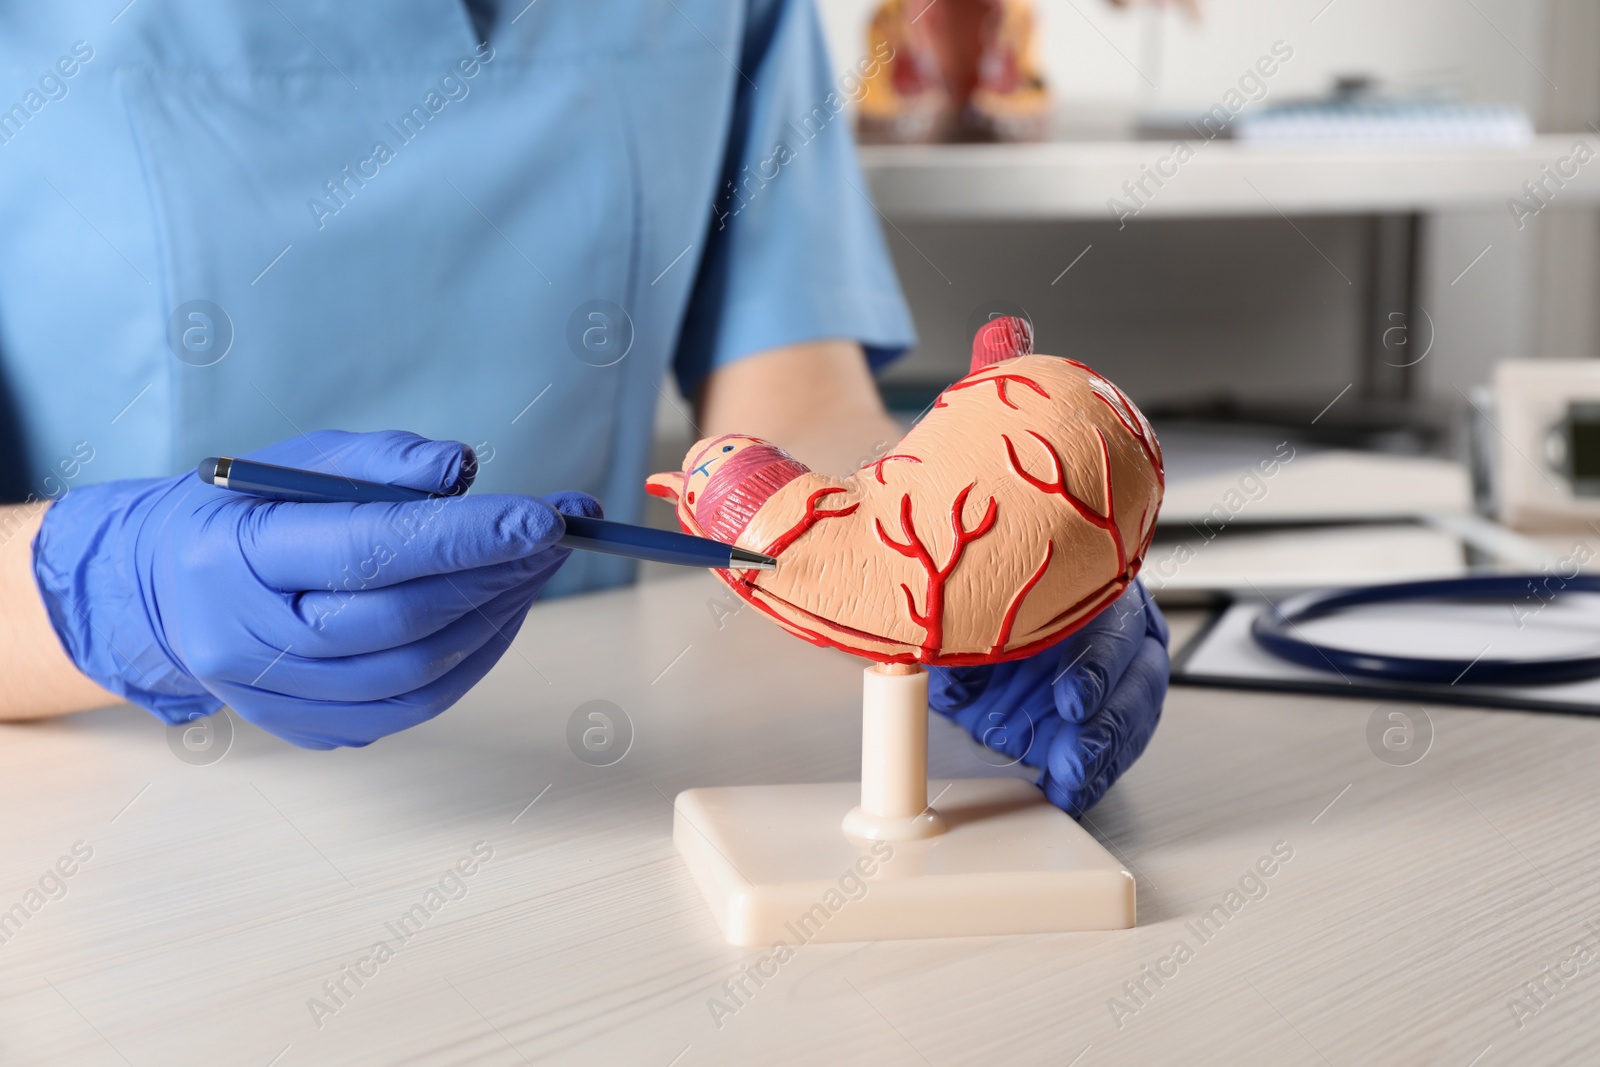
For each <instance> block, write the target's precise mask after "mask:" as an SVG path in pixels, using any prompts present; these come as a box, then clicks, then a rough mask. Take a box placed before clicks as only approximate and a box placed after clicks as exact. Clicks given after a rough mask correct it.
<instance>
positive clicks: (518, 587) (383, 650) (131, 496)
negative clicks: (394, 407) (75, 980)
mask: <svg viewBox="0 0 1600 1067" xmlns="http://www.w3.org/2000/svg"><path fill="white" fill-rule="evenodd" d="M246 458H249V459H255V460H260V461H261V462H264V463H275V464H278V465H280V466H288V467H302V468H306V469H310V470H320V471H324V472H328V473H333V474H340V475H343V476H345V477H349V478H353V479H358V480H366V481H373V482H387V483H390V484H395V485H403V486H408V487H410V488H413V489H422V490H426V491H429V492H439V493H451V492H459V491H464V490H465V489H466V487H467V486H468V485H470V484H471V481H472V477H473V475H474V474H475V473H476V468H477V461H476V459H475V457H474V455H473V452H472V449H470V448H468V447H467V446H466V445H463V444H460V443H458V442H454V441H430V440H428V439H426V438H423V437H418V436H416V435H415V434H409V433H401V432H398V431H387V432H383V433H368V434H352V433H340V432H337V431H321V432H318V433H313V434H308V435H306V436H303V437H298V438H295V439H293V440H291V441H286V442H282V443H280V444H277V445H273V446H272V447H270V448H265V449H262V450H260V451H258V452H253V453H251V454H250V455H249V456H248V457H246ZM563 512H565V513H567V514H578V515H588V516H598V515H599V514H600V505H599V504H598V502H596V501H595V500H594V499H593V498H592V497H589V496H586V495H584V494H582V493H564V494H559V495H557V496H553V497H547V498H544V499H539V498H536V497H527V496H512V495H485V496H464V497H463V496H452V497H448V498H443V499H435V500H422V501H416V502H413V503H405V504H299V503H287V502H283V501H270V500H265V499H262V498H258V497H250V496H245V495H242V494H239V493H233V492H229V491H227V490H224V489H218V488H216V487H214V486H210V485H206V484H205V483H203V482H201V481H200V479H199V478H198V477H197V476H196V475H195V474H193V473H192V472H191V473H189V474H186V475H183V476H181V477H177V478H165V479H152V480H141V481H122V482H109V483H105V484H102V485H94V486H86V487H83V488H78V489H74V490H72V491H71V492H70V493H68V494H66V496H64V497H63V498H61V499H60V500H58V501H56V502H55V503H54V504H53V505H52V506H51V507H50V510H49V511H48V512H46V514H45V517H44V521H43V525H42V526H41V527H40V530H39V534H38V536H37V537H36V538H35V540H34V574H35V577H36V578H37V580H38V585H39V591H40V594H41V595H42V597H43V599H44V603H45V606H46V608H47V609H48V610H49V614H50V620H51V622H52V624H53V625H54V627H55V630H56V634H57V635H58V636H59V637H60V639H61V643H62V645H63V646H65V648H66V651H67V654H68V655H69V656H70V657H71V658H72V661H73V662H74V663H75V664H77V666H78V668H79V669H80V670H82V671H83V672H84V674H86V675H88V676H89V677H90V678H91V679H93V680H94V681H95V682H97V683H98V684H99V685H101V686H102V687H104V688H105V689H107V690H109V691H111V692H113V693H116V694H117V695H119V696H121V697H123V698H125V699H127V700H129V701H131V702H133V703H135V704H139V705H141V706H142V707H144V708H146V709H148V710H149V711H151V712H153V713H154V714H155V715H157V716H158V717H160V718H162V719H164V720H166V721H167V722H169V723H183V722H188V721H190V720H192V719H194V718H195V717H196V716H199V715H210V714H213V713H214V712H216V711H217V710H219V709H220V708H221V707H222V706H223V705H224V704H226V705H227V706H228V707H231V708H232V709H233V710H234V711H235V712H237V713H238V714H239V715H240V716H242V717H243V718H245V719H246V720H248V721H250V722H253V723H255V724H256V725H257V726H260V727H261V728H262V729H264V730H267V731H269V732H271V733H274V734H276V735H278V736H279V737H282V738H284V739H286V740H288V741H291V742H293V743H295V744H297V745H301V746H303V747H306V748H334V747H336V746H340V745H353V746H359V745H366V744H370V743H371V742H372V741H374V740H376V739H377V738H379V737H383V736H385V735H386V734H391V733H394V732H396V731H399V730H403V729H406V728H407V727H410V726H415V725H416V724H417V723H420V722H423V721H425V720H427V719H431V718H433V717H434V716H435V715H437V714H439V713H440V712H441V711H443V710H444V709H446V708H448V707H449V706H450V705H452V704H454V703H455V702H456V701H457V700H459V699H461V697H462V696H463V695H464V694H465V693H466V692H467V690H468V689H470V688H472V686H473V685H475V684H477V682H478V680H479V679H481V678H482V677H483V676H484V675H485V674H486V673H488V671H489V668H490V667H492V666H494V664H495V662H496V661H497V660H499V658H500V656H501V654H502V653H504V652H505V650H506V649H507V648H508V647H509V645H510V643H511V639H512V638H513V637H514V636H515V635H516V632H517V630H518V629H519V628H520V627H521V625H522V619H523V617H524V616H525V615H526V614H527V611H528V608H529V607H530V606H531V605H532V603H533V600H534V598H535V597H536V596H537V595H538V593H539V590H540V589H541V588H542V587H543V586H544V584H545V582H546V581H548V580H549V578H550V576H551V575H552V574H554V573H555V571H556V569H557V568H558V567H560V566H561V564H562V562H563V561H564V560H565V559H566V558H567V555H568V554H569V550H567V549H564V548H558V547H555V542H556V541H557V539H558V538H560V537H561V535H562V533H564V532H565V524H564V522H563V521H562V517H561V516H562V513H563Z"/></svg>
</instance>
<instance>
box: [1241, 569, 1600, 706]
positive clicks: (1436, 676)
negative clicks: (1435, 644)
mask: <svg viewBox="0 0 1600 1067" xmlns="http://www.w3.org/2000/svg"><path fill="white" fill-rule="evenodd" d="M1546 577H1547V576H1546V575H1534V576H1529V575H1526V574H1521V575H1495V576H1493V577H1481V578H1444V579H1437V580H1433V581H1426V582H1396V583H1393V584H1390V585H1370V586H1364V587H1361V588H1358V589H1337V590H1333V591H1331V592H1313V593H1300V594H1297V595H1295V596H1291V597H1289V598H1287V599H1285V600H1284V601H1282V602H1281V603H1279V604H1277V605H1275V606H1273V607H1272V608H1271V609H1270V610H1267V611H1263V612H1262V613H1261V614H1260V615H1257V616H1256V619H1255V622H1254V623H1253V624H1252V625H1251V627H1250V633H1251V636H1253V637H1254V638H1255V639H1256V643H1257V644H1259V645H1260V646H1261V647H1262V648H1264V649H1266V650H1267V651H1268V652H1271V653H1272V654H1273V655H1275V656H1278V657H1279V658H1281V659H1286V660H1288V661H1289V662H1290V663H1296V664H1299V665H1300V666H1302V667H1311V668H1313V669H1315V670H1321V671H1325V670H1327V669H1329V668H1330V667H1332V668H1333V669H1334V670H1336V671H1338V672H1340V673H1343V674H1354V675H1360V676H1362V677H1365V678H1377V679H1381V680H1383V681H1387V682H1412V683H1421V684H1424V685H1453V684H1455V683H1456V682H1460V681H1468V682H1469V684H1471V685H1491V686H1526V685H1554V684H1556V683H1559V682H1577V681H1582V680H1583V679H1585V678H1593V677H1595V676H1596V675H1600V653H1596V654H1595V655H1587V656H1561V657H1556V658H1551V659H1490V658H1487V657H1480V658H1478V659H1431V658H1427V657H1422V656H1395V655H1391V654H1389V653H1387V652H1371V651H1355V650H1351V649H1346V648H1336V647H1333V646H1331V645H1319V644H1315V643H1313V642H1311V641H1308V640H1305V639H1304V638H1303V637H1301V636H1299V635H1298V626H1297V625H1296V624H1298V623H1302V622H1309V621H1311V620H1313V619H1325V618H1328V617H1329V616H1331V615H1335V614H1337V613H1339V612H1341V611H1346V610H1348V609H1350V608H1356V607H1364V606H1366V605H1370V604H1394V603H1400V602H1403V601H1407V600H1461V601H1467V600H1504V599H1505V598H1507V597H1523V596H1526V594H1527V590H1528V583H1529V582H1530V581H1542V580H1544V579H1545V578H1546ZM1561 581H1562V583H1563V584H1562V588H1561V593H1600V577H1596V576H1593V575H1578V576H1575V577H1572V578H1565V577H1563V578H1562V579H1561ZM1469 672H1470V678H1468V677H1467V676H1468V674H1469Z"/></svg>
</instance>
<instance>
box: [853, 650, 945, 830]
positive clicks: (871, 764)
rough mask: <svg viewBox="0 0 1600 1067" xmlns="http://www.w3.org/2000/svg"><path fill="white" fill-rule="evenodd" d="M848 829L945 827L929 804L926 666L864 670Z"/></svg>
mask: <svg viewBox="0 0 1600 1067" xmlns="http://www.w3.org/2000/svg"><path fill="white" fill-rule="evenodd" d="M844 831H845V833H847V834H851V835H853V836H855V837H864V838H868V839H870V840H877V841H905V840H911V839H914V838H923V837H933V836H935V835H937V834H941V833H943V832H944V831H945V823H944V819H943V818H941V817H940V815H939V813H938V812H936V811H934V810H933V809H932V808H930V807H929V806H928V672H927V671H926V670H924V669H923V668H922V667H920V666H917V665H916V664H895V663H879V664H874V665H873V666H871V667H868V668H867V669H866V671H865V672H864V674H863V682H862V700H861V804H860V806H858V807H856V808H853V809H851V811H850V813H849V814H848V815H846V816H845V818H844Z"/></svg>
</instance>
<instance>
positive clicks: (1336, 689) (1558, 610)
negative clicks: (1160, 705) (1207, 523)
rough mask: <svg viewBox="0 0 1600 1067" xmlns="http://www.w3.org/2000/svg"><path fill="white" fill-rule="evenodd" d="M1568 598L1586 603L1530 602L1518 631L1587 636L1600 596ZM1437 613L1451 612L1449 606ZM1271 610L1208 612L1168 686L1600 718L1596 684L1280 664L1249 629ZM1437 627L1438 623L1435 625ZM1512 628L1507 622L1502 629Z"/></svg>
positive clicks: (1252, 606) (1257, 602)
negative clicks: (1517, 682)
mask: <svg viewBox="0 0 1600 1067" xmlns="http://www.w3.org/2000/svg"><path fill="white" fill-rule="evenodd" d="M1569 599H1570V601H1573V602H1576V601H1583V602H1584V603H1568V604H1566V605H1564V606H1563V605H1562V603H1561V601H1554V602H1551V603H1548V604H1545V603H1544V602H1542V601H1537V600H1536V601H1535V602H1534V604H1533V605H1532V606H1531V607H1530V608H1528V609H1527V610H1532V611H1533V612H1534V614H1533V616H1532V621H1531V622H1528V621H1525V622H1524V625H1523V627H1522V628H1521V629H1522V631H1527V630H1529V629H1531V628H1532V627H1534V626H1537V627H1539V629H1540V631H1542V632H1545V633H1550V632H1561V631H1564V630H1581V629H1584V628H1586V629H1587V630H1588V632H1589V633H1590V634H1593V633H1596V632H1600V603H1597V602H1600V597H1593V596H1573V597H1571V598H1569ZM1440 607H1441V608H1443V607H1451V608H1453V607H1454V605H1443V606H1440ZM1475 607H1482V608H1488V609H1492V608H1495V607H1501V608H1505V609H1506V615H1507V618H1508V619H1512V620H1514V619H1516V618H1517V616H1516V615H1515V614H1514V613H1512V612H1511V611H1510V610H1509V607H1510V606H1509V605H1476V606H1474V605H1466V606H1464V609H1463V610H1471V609H1473V608H1475ZM1269 608H1270V603H1269V602H1268V601H1267V600H1266V599H1265V598H1264V597H1255V598H1245V597H1242V596H1235V597H1233V598H1231V599H1230V600H1229V601H1228V602H1226V603H1225V604H1223V605H1222V606H1221V607H1219V608H1217V609H1216V610H1214V611H1213V613H1212V615H1211V617H1210V618H1209V619H1208V620H1207V622H1206V624H1205V625H1204V626H1202V627H1201V629H1200V630H1199V631H1198V632H1197V633H1196V634H1195V635H1194V636H1193V637H1192V638H1190V639H1189V641H1188V642H1186V643H1185V644H1184V646H1183V648H1181V649H1180V650H1179V651H1178V653H1177V654H1176V655H1175V656H1174V657H1173V659H1172V673H1171V683H1172V684H1173V685H1187V686H1199V687H1205V688H1212V689H1244V690H1254V691H1259V692H1281V693H1300V694H1304V695H1310V696H1333V697H1345V698H1350V699H1357V700H1375V701H1405V702H1409V703H1417V704H1446V705H1460V706H1466V707H1479V708H1498V709H1510V710H1516V711H1542V712H1557V713H1561V714H1570V715H1597V714H1600V678H1594V679H1589V680H1587V681H1582V682H1567V683H1561V684H1556V685H1545V686H1528V687H1524V688H1521V689H1511V688H1500V687H1490V686H1475V685H1473V684H1471V679H1470V668H1469V669H1468V672H1467V677H1465V678H1462V679H1460V680H1459V681H1458V682H1457V683H1455V684H1451V685H1443V686H1441V685H1415V684H1410V683H1404V682H1393V683H1385V682H1377V681H1374V680H1373V679H1369V678H1362V677H1357V676H1348V677H1346V676H1342V675H1340V674H1338V673H1336V672H1334V671H1333V670H1328V671H1317V670H1312V669H1310V668H1306V667H1301V666H1299V665H1297V664H1294V663H1289V662H1287V661H1284V660H1280V659H1278V658H1277V657H1276V656H1274V655H1272V654H1271V653H1269V652H1268V651H1266V650H1265V649H1264V648H1262V647H1261V646H1260V645H1258V644H1256V642H1255V639H1254V638H1253V637H1251V636H1250V625H1251V623H1252V622H1254V620H1255V617H1256V615H1258V614H1260V613H1261V612H1263V611H1266V610H1269ZM1427 610H1428V606H1427V605H1420V606H1417V608H1416V611H1417V612H1425V611H1427ZM1435 610H1438V609H1435ZM1411 617H1412V618H1413V619H1414V618H1416V617H1417V615H1416V614H1413V615H1412V616H1411ZM1437 621H1438V620H1437V619H1436V620H1435V622H1436V623H1437ZM1346 623H1347V626H1350V625H1354V624H1355V623H1356V621H1355V620H1346ZM1510 625H1511V624H1508V627H1507V629H1509V626H1510ZM1446 628H1448V626H1447V627H1446ZM1413 636H1416V635H1415V634H1413ZM1460 636H1462V635H1461V634H1455V635H1448V634H1447V635H1441V637H1442V639H1445V640H1449V639H1451V638H1452V637H1454V638H1459V637H1460ZM1313 639H1314V640H1318V641H1321V642H1322V643H1326V644H1340V645H1343V646H1344V647H1351V648H1360V647H1362V642H1359V641H1358V642H1352V641H1349V640H1343V641H1340V640H1336V639H1328V640H1324V639H1323V638H1322V637H1321V636H1320V635H1319V636H1314V637H1313ZM1366 640H1368V641H1370V640H1378V641H1379V642H1380V643H1381V642H1382V640H1383V635H1381V634H1368V635H1367V637H1366ZM1518 641H1519V643H1523V644H1532V643H1536V642H1540V641H1541V638H1540V636H1539V633H1522V632H1521V631H1519V638H1518ZM1491 643H1492V638H1491ZM1461 647H1467V646H1458V647H1456V648H1454V649H1452V650H1451V653H1452V654H1455V655H1460V654H1461ZM1472 651H1473V649H1472V648H1471V647H1468V651H1467V653H1466V656H1470V655H1471V654H1472ZM1546 654H1548V653H1546ZM1463 658H1465V657H1463Z"/></svg>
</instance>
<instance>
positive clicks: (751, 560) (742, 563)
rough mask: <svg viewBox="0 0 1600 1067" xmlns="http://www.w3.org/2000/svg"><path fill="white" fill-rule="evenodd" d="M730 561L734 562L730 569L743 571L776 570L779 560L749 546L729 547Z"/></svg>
mask: <svg viewBox="0 0 1600 1067" xmlns="http://www.w3.org/2000/svg"><path fill="white" fill-rule="evenodd" d="M728 561H729V562H730V563H731V564H733V566H731V567H730V568H729V569H730V570H741V571H775V570H777V569H778V561H777V560H776V559H775V558H773V557H772V556H764V555H762V554H761V553H760V552H752V551H750V550H749V549H748V548H730V549H728Z"/></svg>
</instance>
